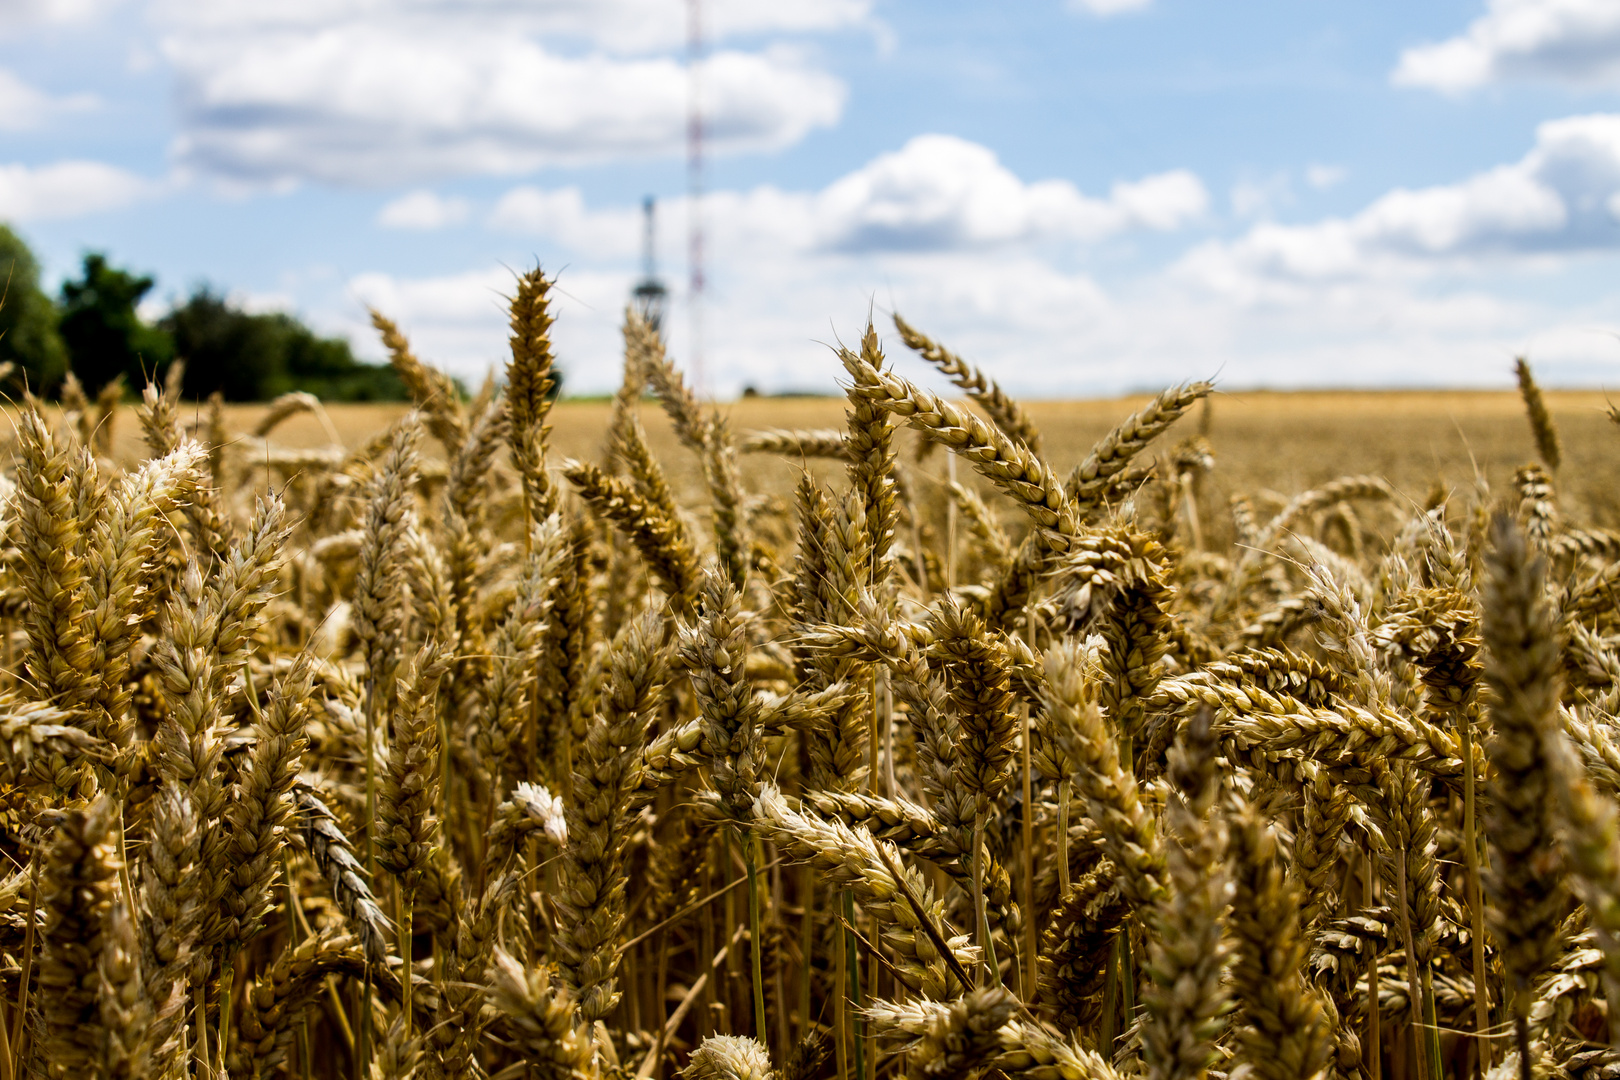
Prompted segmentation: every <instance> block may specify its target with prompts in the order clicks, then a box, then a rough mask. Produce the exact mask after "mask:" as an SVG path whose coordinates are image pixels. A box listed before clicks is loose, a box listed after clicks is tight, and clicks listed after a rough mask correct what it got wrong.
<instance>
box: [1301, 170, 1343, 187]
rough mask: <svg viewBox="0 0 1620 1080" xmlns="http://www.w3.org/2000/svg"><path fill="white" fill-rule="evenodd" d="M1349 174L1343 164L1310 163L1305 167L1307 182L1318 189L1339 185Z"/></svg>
mask: <svg viewBox="0 0 1620 1080" xmlns="http://www.w3.org/2000/svg"><path fill="white" fill-rule="evenodd" d="M1347 175H1348V172H1347V170H1346V169H1345V168H1344V166H1343V165H1308V166H1306V168H1305V182H1306V183H1307V184H1309V185H1311V187H1313V188H1315V189H1316V190H1318V191H1326V190H1327V189H1328V188H1330V187H1335V186H1337V185H1338V184H1339V183H1341V182H1342V181H1343V180H1344V178H1345V176H1347Z"/></svg>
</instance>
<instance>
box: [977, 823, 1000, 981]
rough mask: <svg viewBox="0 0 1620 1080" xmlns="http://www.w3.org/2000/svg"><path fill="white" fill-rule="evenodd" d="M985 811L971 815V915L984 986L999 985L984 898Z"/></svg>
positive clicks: (997, 966) (998, 969) (988, 914)
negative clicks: (982, 970) (975, 931)
mask: <svg viewBox="0 0 1620 1080" xmlns="http://www.w3.org/2000/svg"><path fill="white" fill-rule="evenodd" d="M984 824H985V811H984V810H983V809H980V810H979V812H978V813H977V814H975V815H974V817H973V915H974V921H975V922H977V923H978V927H977V929H978V935H979V951H980V953H981V954H982V956H981V960H982V962H983V964H984V974H985V981H984V985H986V986H1000V985H1001V965H1000V964H998V963H996V946H995V944H994V943H993V942H992V941H991V940H990V912H989V910H988V908H987V906H986V904H985V900H984Z"/></svg>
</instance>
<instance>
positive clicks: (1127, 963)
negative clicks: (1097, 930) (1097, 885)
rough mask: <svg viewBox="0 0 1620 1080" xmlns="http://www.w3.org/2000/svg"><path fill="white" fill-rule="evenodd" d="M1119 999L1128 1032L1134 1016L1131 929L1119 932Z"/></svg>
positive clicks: (1134, 994)
mask: <svg viewBox="0 0 1620 1080" xmlns="http://www.w3.org/2000/svg"><path fill="white" fill-rule="evenodd" d="M1119 998H1120V1002H1119V1003H1120V1011H1121V1012H1122V1013H1123V1015H1124V1026H1125V1028H1126V1029H1127V1030H1128V1029H1129V1028H1130V1026H1131V1020H1132V1019H1133V1018H1134V1017H1135V1016H1136V965H1135V963H1134V962H1132V960H1131V928H1130V926H1129V924H1127V925H1126V927H1125V929H1123V930H1121V931H1120V932H1119Z"/></svg>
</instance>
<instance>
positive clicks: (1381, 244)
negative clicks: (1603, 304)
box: [1177, 114, 1620, 299]
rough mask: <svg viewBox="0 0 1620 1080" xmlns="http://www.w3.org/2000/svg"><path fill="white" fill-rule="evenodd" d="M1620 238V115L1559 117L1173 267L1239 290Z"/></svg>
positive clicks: (1615, 242)
mask: <svg viewBox="0 0 1620 1080" xmlns="http://www.w3.org/2000/svg"><path fill="white" fill-rule="evenodd" d="M1616 248H1620V115H1613V114H1596V115H1591V116H1574V117H1568V118H1566V119H1562V120H1552V121H1549V122H1547V123H1544V124H1542V125H1541V126H1540V127H1539V128H1538V129H1537V131H1536V144H1535V146H1534V148H1532V149H1531V151H1530V152H1529V153H1528V154H1526V155H1525V156H1524V157H1523V158H1521V159H1520V160H1519V161H1517V162H1514V163H1513V164H1511V165H1501V166H1498V167H1496V168H1493V169H1489V170H1487V171H1485V172H1482V173H1478V174H1476V175H1474V176H1471V177H1468V178H1466V179H1464V180H1461V181H1459V182H1457V183H1454V184H1444V185H1438V186H1435V187H1428V188H1419V189H1412V190H1409V189H1397V190H1395V191H1391V192H1389V193H1388V194H1386V195H1384V196H1383V197H1381V198H1379V199H1378V200H1376V201H1375V202H1373V203H1372V204H1371V205H1369V206H1368V207H1367V208H1366V209H1364V210H1362V211H1361V212H1360V213H1358V214H1356V215H1354V216H1353V217H1349V218H1330V219H1328V220H1325V221H1321V222H1317V223H1314V224H1309V225H1277V224H1264V225H1259V226H1256V227H1255V228H1254V229H1252V230H1250V231H1249V232H1248V233H1247V234H1246V235H1244V236H1243V237H1241V238H1239V239H1237V240H1235V241H1229V242H1228V241H1217V242H1209V243H1206V244H1203V245H1201V246H1200V247H1198V248H1196V249H1194V250H1193V251H1192V252H1190V253H1189V254H1188V255H1186V256H1185V257H1184V258H1183V259H1182V260H1181V262H1180V264H1179V266H1178V268H1177V272H1178V273H1181V274H1183V275H1186V276H1189V277H1191V278H1194V279H1197V280H1200V281H1202V282H1204V283H1205V284H1207V285H1209V286H1211V287H1214V288H1216V289H1218V290H1220V291H1222V292H1225V293H1227V294H1229V295H1231V296H1234V297H1238V298H1248V299H1255V298H1259V297H1263V296H1275V295H1276V290H1277V289H1278V288H1286V287H1287V286H1288V285H1289V284H1290V283H1298V282H1301V281H1307V280H1316V281H1325V280H1330V279H1353V278H1362V279H1365V278H1368V277H1370V276H1376V275H1387V274H1396V275H1403V274H1404V275H1407V276H1410V275H1412V274H1422V273H1425V272H1428V271H1432V270H1433V269H1435V268H1437V267H1457V266H1462V265H1468V264H1472V263H1476V262H1478V261H1480V260H1489V259H1498V260H1500V259H1503V258H1507V259H1511V258H1514V257H1525V256H1531V257H1535V256H1545V255H1550V254H1557V253H1563V252H1571V251H1581V250H1613V249H1616Z"/></svg>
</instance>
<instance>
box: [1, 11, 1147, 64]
mask: <svg viewBox="0 0 1620 1080" xmlns="http://www.w3.org/2000/svg"><path fill="white" fill-rule="evenodd" d="M15 2H17V0H0V11H3V10H4V5H5V4H6V3H15ZM32 2H35V3H54V4H57V5H64V6H65V5H74V4H77V5H88V4H95V3H107V2H117V0H32ZM1115 2H1117V0H1115ZM1128 2H1130V0H1127V3H1128ZM153 6H154V8H155V9H156V12H157V14H158V17H159V19H160V20H161V21H163V22H165V23H167V24H168V25H169V26H171V27H173V28H177V29H183V30H186V31H203V32H220V31H229V32H232V33H249V32H251V33H264V32H288V31H295V32H312V31H318V30H322V29H326V28H329V27H332V26H336V25H342V24H345V23H351V22H363V23H369V24H373V25H379V26H380V25H388V24H399V23H402V22H414V23H417V24H420V25H432V26H437V27H439V28H446V27H448V28H452V29H454V28H458V27H459V28H463V29H464V28H465V27H467V26H469V25H475V24H476V25H483V26H487V27H492V28H497V29H499V30H501V31H504V32H507V33H511V34H517V35H541V36H544V37H547V38H551V37H564V38H574V39H580V40H584V41H588V42H590V43H591V44H593V45H596V46H599V47H602V48H605V49H609V50H612V51H615V52H621V53H633V52H658V51H667V50H672V49H680V48H684V46H685V44H686V40H687V33H688V23H687V12H688V7H687V5H686V4H683V3H680V2H678V0H283V2H282V3H277V4H263V3H260V2H259V0H210V2H209V3H206V4H199V3H196V2H195V0H157V2H156V3H155V4H154V5H153ZM871 9H872V2H871V0H773V2H771V3H768V4H763V3H759V2H758V0H705V3H704V4H703V33H704V38H705V40H706V41H708V42H709V43H711V44H712V43H716V42H723V41H726V40H729V39H732V38H737V37H759V36H766V35H781V34H803V33H816V32H826V31H834V30H840V29H847V28H851V27H865V28H870V29H874V30H875V29H878V27H877V24H875V23H874V22H873V20H872V19H871Z"/></svg>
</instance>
